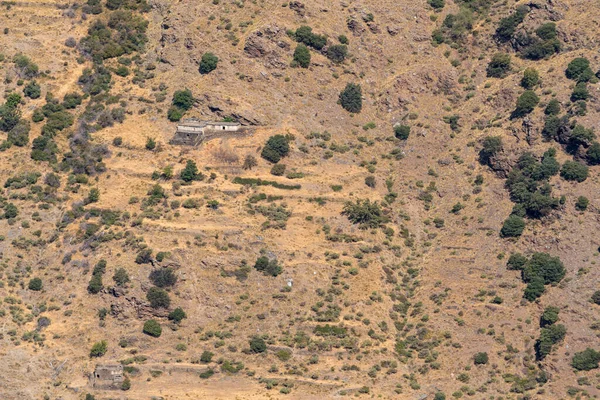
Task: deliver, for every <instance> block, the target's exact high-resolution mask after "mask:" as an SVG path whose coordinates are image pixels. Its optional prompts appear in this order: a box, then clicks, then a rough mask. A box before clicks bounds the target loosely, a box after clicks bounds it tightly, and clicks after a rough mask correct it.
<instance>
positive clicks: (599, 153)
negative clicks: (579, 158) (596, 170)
mask: <svg viewBox="0 0 600 400" xmlns="http://www.w3.org/2000/svg"><path fill="white" fill-rule="evenodd" d="M586 160H587V162H588V164H590V165H598V164H600V143H598V142H593V143H592V144H591V146H590V147H589V148H588V149H587V152H586Z"/></svg>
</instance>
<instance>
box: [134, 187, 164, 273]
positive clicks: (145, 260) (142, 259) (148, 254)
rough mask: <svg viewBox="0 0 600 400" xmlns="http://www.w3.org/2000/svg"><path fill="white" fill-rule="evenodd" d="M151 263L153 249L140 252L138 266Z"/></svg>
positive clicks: (136, 260)
mask: <svg viewBox="0 0 600 400" xmlns="http://www.w3.org/2000/svg"><path fill="white" fill-rule="evenodd" d="M161 189H162V188H161ZM151 261H152V250H151V249H143V250H140V252H139V253H138V254H137V256H136V257H135V262H136V264H150V262H151Z"/></svg>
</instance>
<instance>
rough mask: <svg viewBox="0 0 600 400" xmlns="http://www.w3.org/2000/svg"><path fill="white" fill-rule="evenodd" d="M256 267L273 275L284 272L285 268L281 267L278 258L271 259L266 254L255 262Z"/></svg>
mask: <svg viewBox="0 0 600 400" xmlns="http://www.w3.org/2000/svg"><path fill="white" fill-rule="evenodd" d="M254 268H255V269H256V270H257V271H261V272H263V273H264V274H265V275H271V276H277V275H279V274H281V273H282V272H283V268H281V266H280V265H279V263H278V262H277V260H276V259H273V260H269V258H268V257H266V256H261V257H259V258H258V259H257V260H256V263H254Z"/></svg>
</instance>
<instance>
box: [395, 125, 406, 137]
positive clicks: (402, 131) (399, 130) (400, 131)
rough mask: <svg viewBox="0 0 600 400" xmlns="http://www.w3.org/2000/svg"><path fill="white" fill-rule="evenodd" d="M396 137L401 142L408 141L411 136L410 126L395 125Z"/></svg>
mask: <svg viewBox="0 0 600 400" xmlns="http://www.w3.org/2000/svg"><path fill="white" fill-rule="evenodd" d="M394 136H396V138H397V139H400V140H406V139H408V137H409V136H410V126H408V125H395V126H394Z"/></svg>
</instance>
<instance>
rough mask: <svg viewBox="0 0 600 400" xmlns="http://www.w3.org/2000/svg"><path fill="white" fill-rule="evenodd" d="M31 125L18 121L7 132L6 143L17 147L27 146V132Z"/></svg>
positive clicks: (27, 122)
mask: <svg viewBox="0 0 600 400" xmlns="http://www.w3.org/2000/svg"><path fill="white" fill-rule="evenodd" d="M30 130H31V125H30V124H29V121H25V120H20V121H19V122H17V124H16V125H15V126H14V127H13V128H12V129H11V130H10V131H9V132H8V136H7V139H6V140H7V141H8V142H10V143H11V144H14V145H15V146H18V147H24V146H27V145H28V144H29V131H30Z"/></svg>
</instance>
